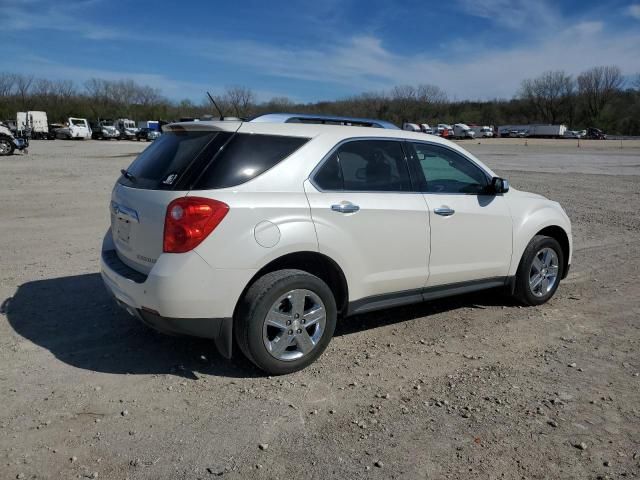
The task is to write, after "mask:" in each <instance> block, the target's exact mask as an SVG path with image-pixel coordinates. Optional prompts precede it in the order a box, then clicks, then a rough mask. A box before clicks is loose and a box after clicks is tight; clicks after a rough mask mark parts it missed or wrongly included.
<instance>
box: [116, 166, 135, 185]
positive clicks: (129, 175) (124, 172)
mask: <svg viewBox="0 0 640 480" xmlns="http://www.w3.org/2000/svg"><path fill="white" fill-rule="evenodd" d="M120 173H121V174H122V176H123V177H124V178H126V179H127V180H130V181H132V182H135V181H136V177H135V176H134V175H133V174H132V173H130V172H129V171H128V170H125V169H124V168H123V169H122V170H120Z"/></svg>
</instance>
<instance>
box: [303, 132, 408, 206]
mask: <svg viewBox="0 0 640 480" xmlns="http://www.w3.org/2000/svg"><path fill="white" fill-rule="evenodd" d="M367 140H372V141H381V140H382V141H390V142H399V143H400V149H401V150H402V155H403V157H404V164H405V167H406V168H407V172H408V173H409V182H410V183H411V189H410V190H398V191H395V190H345V189H344V174H342V173H341V177H342V185H343V188H342V190H325V189H323V188H321V187H320V186H319V185H318V184H317V182H316V181H315V177H316V175H317V173H318V171H320V169H321V168H322V167H323V166H324V164H325V163H326V162H327V161H328V160H330V159H331V157H332V156H333V154H336V157H337V159H338V168H340V171H341V172H342V164H341V162H340V155H338V149H339V148H340V147H341V146H343V145H345V144H347V143H351V142H359V141H367ZM406 141H407V140H406V139H405V138H394V137H389V138H386V137H351V138H345V139H343V140H340V141H339V142H338V143H337V144H336V145H334V146H333V147H332V148H331V150H329V152H328V153H327V154H326V155H325V156H324V157H322V159H321V160H320V161H319V162H318V164H317V165H316V166H315V167H314V168H313V170H312V171H311V173H310V174H309V177H308V178H309V182H311V185H313V186H314V188H315V189H316V190H318V191H319V192H323V193H324V192H327V193H329V192H331V193H333V192H344V193H405V194H415V193H420V191H419V190H418V189H417V188H416V187H417V185H416V184H415V182H414V178H413V175H412V172H411V167H410V165H409V158H408V155H407V150H406V148H405V146H404V145H403V143H405V142H406Z"/></svg>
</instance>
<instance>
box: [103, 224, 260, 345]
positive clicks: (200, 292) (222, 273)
mask: <svg viewBox="0 0 640 480" xmlns="http://www.w3.org/2000/svg"><path fill="white" fill-rule="evenodd" d="M100 265H101V275H102V280H103V281H104V284H105V286H106V288H107V290H108V291H109V292H110V293H111V294H112V295H113V296H114V297H115V299H116V301H117V303H118V304H119V305H120V306H121V307H123V308H124V309H125V310H126V311H128V312H129V313H130V314H131V315H133V316H135V317H136V318H138V319H139V320H140V321H142V322H143V323H145V324H147V325H149V326H151V327H153V328H154V329H156V330H158V331H161V332H164V333H169V334H180V335H191V336H196V337H203V338H212V339H214V340H215V341H216V345H217V347H218V350H219V351H220V353H221V354H223V355H225V356H229V355H230V354H231V340H232V317H233V311H234V309H235V306H236V303H237V301H238V299H239V297H240V295H241V294H242V291H243V290H244V287H245V286H246V285H247V283H248V282H249V280H250V279H251V278H252V277H253V275H254V274H255V272H254V271H253V270H231V269H215V268H212V267H210V266H209V265H208V264H207V263H206V262H205V261H204V260H203V259H202V258H201V257H200V256H199V255H198V254H197V253H195V252H189V253H185V254H166V255H160V257H159V258H158V260H157V262H156V264H155V265H154V267H153V268H152V269H151V271H150V272H149V274H148V275H145V274H142V273H140V272H138V271H136V270H134V269H132V268H130V267H129V266H127V265H126V264H125V263H124V262H122V260H120V258H119V257H118V255H117V253H116V251H115V246H114V245H113V240H112V238H111V231H110V230H109V231H108V232H107V234H106V235H105V238H104V241H103V245H102V254H101V259H100Z"/></svg>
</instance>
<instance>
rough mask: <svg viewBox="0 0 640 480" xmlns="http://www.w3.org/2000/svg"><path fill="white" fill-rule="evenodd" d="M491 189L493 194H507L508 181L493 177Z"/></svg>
mask: <svg viewBox="0 0 640 480" xmlns="http://www.w3.org/2000/svg"><path fill="white" fill-rule="evenodd" d="M491 189H492V190H493V191H494V192H495V193H507V192H508V191H509V180H507V179H506V178H500V177H493V179H492V180H491Z"/></svg>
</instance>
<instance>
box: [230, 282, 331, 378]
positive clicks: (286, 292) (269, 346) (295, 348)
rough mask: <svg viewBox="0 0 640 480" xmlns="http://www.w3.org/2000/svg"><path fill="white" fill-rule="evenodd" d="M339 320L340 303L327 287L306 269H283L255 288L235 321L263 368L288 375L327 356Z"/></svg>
mask: <svg viewBox="0 0 640 480" xmlns="http://www.w3.org/2000/svg"><path fill="white" fill-rule="evenodd" d="M336 320H337V308H336V301H335V298H334V296H333V293H332V292H331V289H330V288H329V287H328V286H327V284H326V283H324V282H323V281H322V280H321V279H319V278H318V277H316V276H314V275H311V274H309V273H307V272H304V271H302V270H278V271H276V272H271V273H268V274H266V275H265V276H263V277H261V278H260V279H258V280H257V281H256V282H255V283H254V284H253V285H251V287H249V290H248V291H247V293H246V294H245V296H244V297H243V299H242V302H241V304H240V305H239V308H238V311H237V315H236V318H235V337H236V340H237V342H238V346H239V347H240V350H242V353H244V355H245V356H246V357H247V358H248V359H249V360H251V361H252V362H253V363H254V364H255V365H256V366H257V367H258V368H260V369H262V370H264V371H265V372H267V373H269V374H273V375H282V374H287V373H292V372H295V371H297V370H301V369H303V368H305V367H306V366H308V365H310V364H311V363H313V362H314V361H315V360H316V359H317V358H318V357H319V356H320V355H322V352H324V350H325V349H326V348H327V345H329V342H330V341H331V337H332V336H333V332H334V330H335V327H336Z"/></svg>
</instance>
